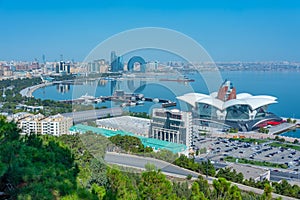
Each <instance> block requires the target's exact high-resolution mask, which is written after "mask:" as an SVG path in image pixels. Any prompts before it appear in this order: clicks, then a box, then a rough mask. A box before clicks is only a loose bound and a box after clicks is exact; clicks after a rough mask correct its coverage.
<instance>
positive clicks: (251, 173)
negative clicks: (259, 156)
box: [227, 163, 271, 182]
mask: <svg viewBox="0 0 300 200" xmlns="http://www.w3.org/2000/svg"><path fill="white" fill-rule="evenodd" d="M227 167H229V168H231V169H232V170H235V171H236V172H237V173H240V172H241V173H242V174H243V175H244V179H250V178H252V179H254V181H255V182H257V181H263V180H268V181H270V175H271V174H270V170H268V169H263V168H259V167H255V166H251V165H243V164H235V163H232V164H230V165H228V166H227Z"/></svg>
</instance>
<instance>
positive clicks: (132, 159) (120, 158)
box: [104, 152, 295, 200]
mask: <svg viewBox="0 0 300 200" xmlns="http://www.w3.org/2000/svg"><path fill="white" fill-rule="evenodd" d="M104 160H105V161H106V162H107V163H109V164H116V165H120V166H125V167H132V168H137V169H141V170H144V169H145V164H147V163H151V164H154V165H155V166H156V167H157V169H161V171H162V173H164V174H166V175H169V176H173V177H180V178H186V176H187V175H188V174H191V175H192V176H193V177H194V178H196V177H198V176H199V175H201V174H199V173H196V172H193V171H190V170H187V169H183V168H181V167H178V166H175V165H173V164H170V163H167V162H165V161H161V160H157V159H154V158H147V157H139V156H135V155H129V154H119V153H114V152H107V153H106V155H105V158H104ZM214 179H215V178H214V177H208V179H207V181H208V183H209V184H212V181H213V180H214ZM232 184H234V185H236V186H238V187H239V188H240V189H241V190H243V191H249V192H250V191H252V192H254V193H256V194H262V193H263V190H261V189H257V188H253V187H249V186H246V185H241V184H238V183H232ZM272 197H273V198H277V197H281V198H282V199H286V200H294V199H295V198H292V197H287V196H282V195H279V194H275V193H272Z"/></svg>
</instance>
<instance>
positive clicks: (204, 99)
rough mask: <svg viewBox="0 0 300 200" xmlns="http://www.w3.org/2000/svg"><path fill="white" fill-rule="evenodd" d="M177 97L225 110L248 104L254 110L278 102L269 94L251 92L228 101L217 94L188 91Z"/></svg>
mask: <svg viewBox="0 0 300 200" xmlns="http://www.w3.org/2000/svg"><path fill="white" fill-rule="evenodd" d="M177 99H179V100H181V101H184V102H186V103H188V104H190V105H192V106H194V107H195V106H196V103H204V104H208V105H211V106H214V107H216V108H218V109H219V110H225V109H226V108H229V107H231V106H234V105H248V106H250V107H251V109H252V110H255V109H257V108H259V107H262V106H265V105H269V104H273V103H277V101H276V100H277V98H276V97H273V96H269V95H256V96H253V95H251V94H249V93H240V94H237V96H236V99H231V100H228V101H225V102H223V101H221V100H219V99H217V98H216V95H215V94H214V93H212V94H211V95H206V94H201V93H188V94H185V95H183V96H179V97H177Z"/></svg>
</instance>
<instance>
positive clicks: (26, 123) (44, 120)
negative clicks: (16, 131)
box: [15, 114, 73, 136]
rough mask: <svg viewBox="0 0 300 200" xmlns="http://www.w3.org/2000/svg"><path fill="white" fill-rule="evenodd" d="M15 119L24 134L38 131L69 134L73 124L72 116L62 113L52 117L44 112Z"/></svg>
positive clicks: (51, 133)
mask: <svg viewBox="0 0 300 200" xmlns="http://www.w3.org/2000/svg"><path fill="white" fill-rule="evenodd" d="M15 121H17V123H18V127H19V128H20V129H21V130H22V133H23V134H30V133H36V134H43V135H46V134H47V135H54V136H60V135H63V134H69V128H70V127H71V126H72V125H73V120H72V118H69V117H64V116H62V115H60V114H57V115H53V116H50V117H45V116H44V115H42V114H37V115H28V116H25V117H24V118H21V119H19V120H15Z"/></svg>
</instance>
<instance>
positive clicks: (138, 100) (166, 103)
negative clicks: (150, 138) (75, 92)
mask: <svg viewBox="0 0 300 200" xmlns="http://www.w3.org/2000/svg"><path fill="white" fill-rule="evenodd" d="M105 101H114V102H120V103H122V104H121V106H122V107H125V106H136V105H142V104H144V102H154V103H161V104H162V107H163V108H167V107H173V106H176V102H175V101H171V100H168V99H160V98H151V97H144V95H143V94H135V93H125V92H124V91H121V90H117V91H115V92H114V94H113V95H112V96H100V97H94V96H89V95H87V94H86V95H83V96H81V97H79V98H77V99H70V100H61V101H60V102H63V103H69V104H82V103H87V104H88V103H91V104H92V103H94V104H97V103H100V102H105Z"/></svg>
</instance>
